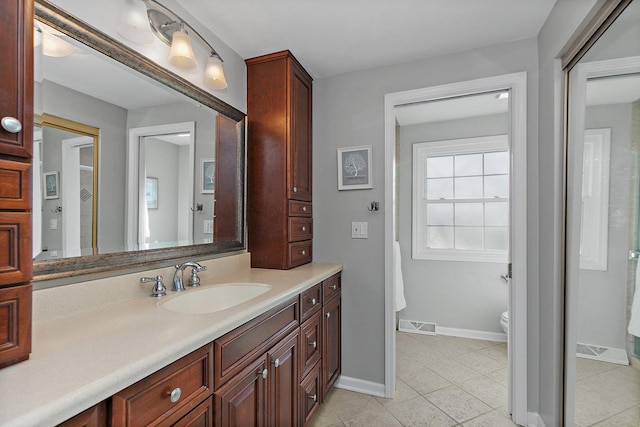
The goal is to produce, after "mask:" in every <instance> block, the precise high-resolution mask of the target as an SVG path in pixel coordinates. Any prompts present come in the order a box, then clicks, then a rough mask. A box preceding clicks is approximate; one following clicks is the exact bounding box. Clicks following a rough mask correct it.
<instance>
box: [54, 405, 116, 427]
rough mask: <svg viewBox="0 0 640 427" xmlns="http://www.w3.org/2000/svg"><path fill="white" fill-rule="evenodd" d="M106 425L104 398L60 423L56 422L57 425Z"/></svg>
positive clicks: (89, 426) (97, 426)
mask: <svg viewBox="0 0 640 427" xmlns="http://www.w3.org/2000/svg"><path fill="white" fill-rule="evenodd" d="M108 425H109V423H108V421H107V401H106V400H105V401H103V402H100V403H98V404H97V405H95V406H93V407H91V408H89V409H87V410H86V411H84V412H81V413H79V414H78V415H76V416H75V417H73V418H71V419H68V420H67V421H65V422H63V423H62V424H58V427H107V426H108Z"/></svg>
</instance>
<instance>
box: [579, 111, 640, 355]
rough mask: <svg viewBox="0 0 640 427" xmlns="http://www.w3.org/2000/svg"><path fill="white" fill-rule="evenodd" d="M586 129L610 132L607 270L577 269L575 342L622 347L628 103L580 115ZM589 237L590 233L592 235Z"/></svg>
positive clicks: (626, 247) (628, 210)
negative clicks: (582, 117) (576, 339)
mask: <svg viewBox="0 0 640 427" xmlns="http://www.w3.org/2000/svg"><path fill="white" fill-rule="evenodd" d="M585 120H586V128H587V129H596V128H611V157H610V158H611V162H610V181H609V241H608V254H607V259H608V260H607V270H606V271H598V270H580V275H579V279H578V280H579V287H580V290H579V303H578V321H577V322H578V342H579V343H584V344H595V345H602V346H606V347H615V348H625V347H626V338H627V333H626V331H627V313H626V306H627V268H628V266H629V248H630V247H629V236H630V232H629V228H630V225H631V224H630V221H634V219H633V218H632V216H631V201H632V199H637V195H633V196H632V193H631V179H632V172H633V171H634V170H635V167H634V165H633V161H634V160H635V159H634V158H633V157H632V156H630V150H631V135H630V131H631V104H617V105H600V106H593V107H588V108H587V110H586V117H585ZM594 232H595V230H594Z"/></svg>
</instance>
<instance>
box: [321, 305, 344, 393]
mask: <svg viewBox="0 0 640 427" xmlns="http://www.w3.org/2000/svg"><path fill="white" fill-rule="evenodd" d="M322 315H323V316H322V317H323V319H322V322H323V325H322V326H323V328H322V335H323V336H322V339H323V348H322V381H323V388H322V395H323V396H326V395H327V392H328V391H329V389H330V388H331V387H332V386H333V383H334V382H335V381H336V379H337V378H338V377H339V376H340V372H341V367H342V362H341V356H342V347H341V339H342V332H341V327H342V313H341V298H340V296H339V295H338V296H336V297H335V298H332V299H331V300H329V301H328V302H326V303H325V305H324V307H323V309H322Z"/></svg>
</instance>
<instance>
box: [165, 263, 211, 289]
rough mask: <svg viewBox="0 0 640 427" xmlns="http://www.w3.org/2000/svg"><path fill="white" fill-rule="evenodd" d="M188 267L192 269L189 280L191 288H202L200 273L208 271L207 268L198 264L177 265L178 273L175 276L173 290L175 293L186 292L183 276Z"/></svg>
mask: <svg viewBox="0 0 640 427" xmlns="http://www.w3.org/2000/svg"><path fill="white" fill-rule="evenodd" d="M188 267H191V269H192V270H191V278H190V279H189V286H193V287H196V286H200V277H198V273H199V272H201V271H205V270H206V269H207V267H206V266H204V265H200V264H198V263H197V262H185V263H183V264H180V265H176V266H175V268H176V271H175V273H174V274H173V290H174V291H175V292H182V291H184V281H183V279H182V276H183V274H184V270H185V269H186V268H188Z"/></svg>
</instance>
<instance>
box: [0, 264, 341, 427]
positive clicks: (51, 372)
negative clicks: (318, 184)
mask: <svg viewBox="0 0 640 427" xmlns="http://www.w3.org/2000/svg"><path fill="white" fill-rule="evenodd" d="M341 270H342V265H341V264H318V263H312V264H307V265H304V266H302V267H298V268H295V269H293V270H287V271H282V270H264V269H241V270H239V271H236V272H234V273H231V274H228V275H225V276H220V277H215V278H214V279H207V277H206V275H205V273H202V274H201V277H202V286H203V287H204V286H215V284H220V283H264V284H268V285H271V286H272V288H271V289H270V290H269V291H268V292H266V293H265V294H263V295H260V296H258V297H256V298H254V299H252V300H249V301H247V302H245V303H242V304H240V305H237V306H235V307H231V308H229V309H226V310H223V311H220V312H217V313H209V314H180V313H174V312H171V311H168V310H165V309H163V308H161V307H160V306H159V302H161V301H163V300H166V299H167V298H173V297H174V295H176V294H174V293H171V292H169V293H168V296H166V297H163V298H164V299H156V298H152V297H149V296H141V297H136V298H132V299H129V300H126V301H121V302H118V303H115V304H111V305H105V306H102V307H97V308H93V309H91V310H88V311H82V312H77V313H73V314H71V315H69V316H65V317H60V318H56V319H53V320H50V321H44V322H42V323H34V325H33V340H32V342H33V344H32V353H31V356H30V359H29V360H28V361H25V362H21V363H18V364H16V365H13V366H10V367H8V368H4V369H2V370H0V426H3V427H4V426H20V427H26V426H38V427H41V426H54V425H56V424H59V423H60V422H62V421H65V420H66V419H68V418H70V417H72V416H74V415H76V414H78V413H80V412H82V411H83V410H85V409H87V408H90V407H91V406H93V405H94V404H96V403H98V402H101V401H102V400H104V399H106V398H108V397H109V396H111V395H113V394H114V393H116V392H118V391H120V390H122V389H124V388H126V387H128V386H129V385H131V384H133V383H135V382H137V381H139V380H141V379H142V378H144V377H146V376H148V375H149V374H151V373H153V372H155V371H157V370H159V369H160V368H162V367H164V366H166V365H168V364H170V363H171V362H173V361H175V360H177V359H179V358H180V357H182V356H184V355H186V354H188V353H190V352H192V351H193V350H196V349H197V348H199V347H201V346H203V345H205V344H207V343H209V342H211V341H213V340H214V339H216V338H218V337H220V336H222V335H223V334H225V333H227V332H229V331H231V330H233V329H235V328H236V327H238V326H240V325H242V324H243V323H245V322H247V321H249V320H251V319H253V318H254V317H256V316H258V315H260V314H261V313H263V312H265V311H267V310H268V309H270V308H272V307H275V306H276V305H278V304H280V303H281V302H284V301H286V300H287V299H289V298H290V297H292V296H294V295H297V294H299V293H300V292H301V291H303V290H305V289H308V288H310V287H311V286H313V285H315V284H316V283H318V282H320V281H322V280H324V279H326V278H328V277H330V276H331V275H333V274H335V273H337V272H339V271H341ZM168 282H169V281H167V280H165V284H167V287H168V288H169V287H170V286H169V283H168ZM186 292H189V291H188V290H187V291H186Z"/></svg>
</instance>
